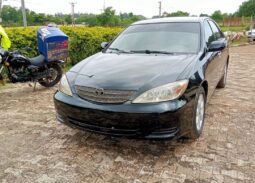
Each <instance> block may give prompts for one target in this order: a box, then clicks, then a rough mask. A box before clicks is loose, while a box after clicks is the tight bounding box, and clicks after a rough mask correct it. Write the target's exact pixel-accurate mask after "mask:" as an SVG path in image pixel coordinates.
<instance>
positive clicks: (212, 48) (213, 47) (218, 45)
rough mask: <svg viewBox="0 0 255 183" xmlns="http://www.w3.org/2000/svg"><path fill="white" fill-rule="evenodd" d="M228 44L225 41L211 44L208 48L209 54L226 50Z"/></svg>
mask: <svg viewBox="0 0 255 183" xmlns="http://www.w3.org/2000/svg"><path fill="white" fill-rule="evenodd" d="M226 46H227V44H226V42H225V40H223V41H222V40H219V41H213V42H211V44H210V45H209V46H208V51H209V52H214V51H221V50H223V49H224V48H226Z"/></svg>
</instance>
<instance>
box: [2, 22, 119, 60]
mask: <svg viewBox="0 0 255 183" xmlns="http://www.w3.org/2000/svg"><path fill="white" fill-rule="evenodd" d="M60 29H61V30H62V31H63V32H65V33H66V34H67V35H68V36H69V58H68V65H74V64H76V63H78V62H79V61H81V60H83V59H85V58H86V57H88V56H90V55H93V54H95V53H97V52H99V51H100V50H101V47H100V44H101V43H102V42H109V41H111V40H112V39H114V37H115V36H116V35H117V34H118V33H119V32H121V31H122V28H116V27H114V28H110V27H66V26H62V27H61V28H60ZM37 30H38V27H29V28H6V32H7V34H8V36H9V37H10V39H11V42H12V47H11V49H10V50H21V49H22V48H24V47H27V46H29V47H31V48H33V51H32V52H30V53H28V54H27V56H30V57H32V56H36V55H37V54H38V50H37V38H36V33H37Z"/></svg>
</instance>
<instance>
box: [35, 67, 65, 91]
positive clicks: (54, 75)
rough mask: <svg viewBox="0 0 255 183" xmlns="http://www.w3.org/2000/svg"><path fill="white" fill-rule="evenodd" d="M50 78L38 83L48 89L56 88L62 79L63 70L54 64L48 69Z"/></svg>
mask: <svg viewBox="0 0 255 183" xmlns="http://www.w3.org/2000/svg"><path fill="white" fill-rule="evenodd" d="M48 70H49V76H48V77H46V78H43V79H40V80H39V81H38V83H39V84H40V85H42V86H44V87H46V88H49V87H53V86H55V85H56V84H57V83H58V82H59V81H60V80H61V77H62V73H63V72H62V69H61V67H60V66H59V65H58V64H52V65H50V66H49V67H48Z"/></svg>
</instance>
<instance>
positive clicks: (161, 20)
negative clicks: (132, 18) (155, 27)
mask: <svg viewBox="0 0 255 183" xmlns="http://www.w3.org/2000/svg"><path fill="white" fill-rule="evenodd" d="M205 19H210V18H208V17H166V18H155V19H148V20H142V21H138V22H135V23H133V24H132V25H139V24H153V23H167V22H203V21H204V20H205Z"/></svg>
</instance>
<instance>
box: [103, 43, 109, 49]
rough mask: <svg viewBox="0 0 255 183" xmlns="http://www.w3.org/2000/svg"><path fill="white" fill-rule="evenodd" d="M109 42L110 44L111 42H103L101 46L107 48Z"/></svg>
mask: <svg viewBox="0 0 255 183" xmlns="http://www.w3.org/2000/svg"><path fill="white" fill-rule="evenodd" d="M108 44H109V43H107V42H102V43H101V47H102V48H103V49H105V48H106V47H107V46H108Z"/></svg>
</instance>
